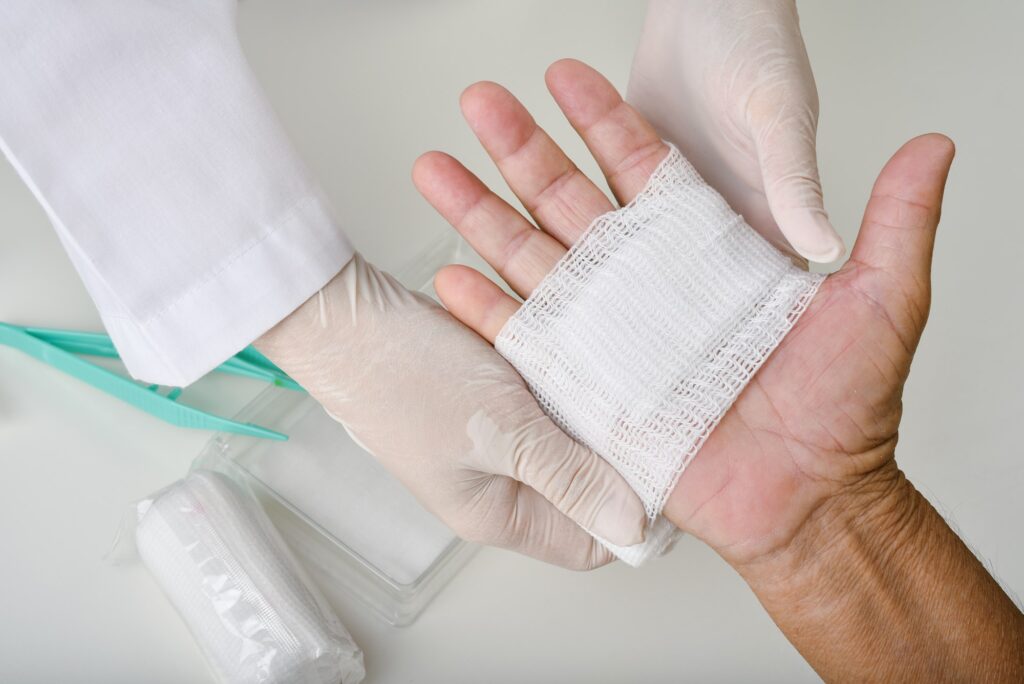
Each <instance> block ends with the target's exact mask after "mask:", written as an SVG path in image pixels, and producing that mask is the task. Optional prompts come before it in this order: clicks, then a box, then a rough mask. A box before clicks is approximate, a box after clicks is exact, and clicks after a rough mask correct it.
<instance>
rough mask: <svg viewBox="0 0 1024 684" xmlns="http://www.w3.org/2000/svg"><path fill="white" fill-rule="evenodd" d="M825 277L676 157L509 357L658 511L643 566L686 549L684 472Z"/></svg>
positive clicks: (635, 549) (589, 251)
mask: <svg viewBox="0 0 1024 684" xmlns="http://www.w3.org/2000/svg"><path fill="white" fill-rule="evenodd" d="M822 279H823V276H821V275H816V274H811V273H808V272H806V271H803V270H801V269H799V268H797V267H796V266H795V265H793V263H792V262H791V261H790V260H789V258H787V257H786V256H784V255H782V254H781V253H780V252H779V251H777V250H776V249H775V248H774V247H772V246H771V245H769V244H768V243H767V242H765V240H764V239H762V238H761V237H759V236H758V235H757V234H756V233H755V232H754V231H753V230H752V229H751V228H750V227H749V226H748V225H747V224H746V223H745V222H744V221H743V218H742V217H741V216H738V215H737V214H735V213H734V212H733V211H732V210H731V209H730V208H729V206H728V205H727V204H726V202H725V201H724V200H723V199H722V197H721V196H720V195H719V194H718V193H717V192H715V190H713V189H712V188H711V187H710V186H709V185H707V184H706V183H705V182H704V181H703V179H701V177H700V176H699V175H698V174H697V172H696V171H695V170H694V168H693V167H692V166H691V165H690V163H689V162H687V161H686V159H684V158H683V156H682V155H681V154H680V153H679V151H678V150H677V149H676V148H675V147H672V148H671V149H670V151H669V153H668V155H667V156H666V158H665V159H664V160H663V161H662V162H661V164H660V165H659V166H658V168H657V169H656V170H655V172H654V174H653V175H652V176H651V178H650V180H649V182H648V184H647V187H645V188H644V190H643V192H641V193H640V194H639V195H638V196H637V197H636V199H635V200H633V201H632V202H631V203H630V204H629V205H627V206H626V207H623V208H622V209H619V210H617V211H613V212H610V213H608V214H605V215H603V216H600V217H599V218H598V219H597V220H596V221H595V222H594V223H593V225H591V226H590V228H589V229H588V230H587V232H586V233H585V234H584V235H583V237H582V238H580V240H579V242H577V243H576V245H575V246H573V248H572V249H571V250H569V253H568V254H566V255H565V257H563V259H562V260H561V261H560V262H559V263H558V264H557V265H556V266H555V268H554V270H552V271H551V273H550V274H548V276H547V277H546V278H545V279H544V280H543V281H542V282H541V284H540V285H539V286H538V287H537V289H536V290H534V292H533V294H532V295H531V296H530V298H529V299H527V300H526V302H525V303H524V304H523V306H522V307H521V308H520V309H519V310H518V311H517V312H516V313H515V314H514V315H513V316H512V318H511V319H509V321H508V322H507V323H506V324H505V326H504V328H502V330H501V332H500V334H499V335H498V338H497V340H496V343H495V346H496V348H497V349H498V351H499V352H501V354H502V355H503V356H505V358H506V359H508V360H509V361H510V362H511V363H512V365H513V366H515V368H516V370H518V371H519V373H520V374H521V375H522V376H523V378H524V379H525V380H526V381H527V383H528V384H529V386H530V388H531V390H532V391H533V393H534V394H535V395H536V396H537V398H538V400H539V401H540V404H541V405H542V406H543V407H544V409H545V410H546V411H547V412H548V414H549V415H550V416H551V417H552V418H553V419H554V420H555V422H556V423H558V424H559V425H560V426H561V427H562V428H563V429H564V430H566V431H567V432H568V433H569V434H571V435H572V436H573V437H575V438H576V439H577V440H579V441H581V442H582V443H584V444H586V445H587V446H589V447H591V448H592V449H594V450H595V451H596V452H597V453H599V454H600V455H601V456H603V457H604V458H605V459H607V460H608V461H609V462H610V463H611V464H612V465H613V466H615V468H616V469H617V470H618V471H619V473H621V474H622V476H623V478H625V480H626V481H627V482H628V483H629V484H630V485H631V486H632V487H633V489H634V490H635V491H636V492H637V494H638V495H639V496H640V498H641V500H642V501H643V502H644V506H645V508H646V510H647V515H648V517H649V520H650V526H649V529H648V532H647V535H646V538H645V541H644V542H643V543H642V544H637V545H634V546H630V547H624V548H623V547H616V546H613V545H610V544H609V545H608V547H609V548H610V549H611V550H612V551H613V552H615V553H616V555H618V556H619V557H620V558H621V559H622V560H624V561H626V562H627V563H630V564H632V565H639V564H640V563H642V562H644V561H645V560H647V559H648V558H649V557H651V556H652V555H655V554H657V553H660V552H661V551H662V550H663V549H664V548H665V547H666V546H667V544H668V543H669V542H670V541H671V540H672V538H673V536H674V528H673V526H672V525H671V524H670V523H669V522H668V521H667V520H665V519H664V518H662V517H661V516H660V513H661V509H662V507H663V506H664V504H665V500H666V498H667V497H668V494H669V493H670V492H671V491H672V488H673V487H674V486H675V483H676V480H677V479H678V478H679V476H680V474H681V473H682V472H683V469H684V468H685V467H686V465H687V464H688V463H689V462H690V460H691V459H692V458H693V457H694V455H695V454H696V453H697V451H698V450H699V449H700V447H701V445H703V443H704V440H706V439H707V437H708V435H709V434H710V433H711V431H712V430H713V429H714V427H715V425H716V424H717V423H718V421H719V420H720V419H721V417H722V415H723V414H724V413H725V412H726V410H727V409H728V408H729V406H730V405H731V404H732V402H733V401H734V400H735V399H736V397H737V396H738V395H739V393H740V391H741V390H742V389H743V387H744V386H745V385H746V384H747V382H748V381H749V380H750V378H751V377H752V376H753V374H754V373H755V372H756V371H757V369H758V367H760V365H761V364H762V363H763V362H764V360H765V359H766V358H767V357H768V355H769V354H770V353H771V352H772V350H773V349H774V348H775V346H776V345H777V344H778V343H779V342H780V341H781V340H782V338H783V336H785V334H786V332H787V331H788V330H789V329H790V327H791V326H792V325H793V323H794V322H795V321H796V319H797V318H798V317H799V315H800V313H801V312H802V311H803V310H804V308H805V307H806V306H807V304H808V303H809V302H810V300H811V298H812V297H813V296H814V293H815V292H816V291H817V288H818V286H819V284H820V283H821V281H822Z"/></svg>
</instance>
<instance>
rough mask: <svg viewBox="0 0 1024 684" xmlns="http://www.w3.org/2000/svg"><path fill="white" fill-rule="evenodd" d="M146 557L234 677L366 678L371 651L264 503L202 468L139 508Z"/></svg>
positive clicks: (209, 653) (292, 683)
mask: <svg viewBox="0 0 1024 684" xmlns="http://www.w3.org/2000/svg"><path fill="white" fill-rule="evenodd" d="M138 512H139V516H138V527H137V528H136V530H135V543H136V546H137V547H138V551H139V556H140V557H141V558H142V560H143V562H144V563H145V564H146V567H147V568H149V571H150V572H151V573H152V574H153V576H154V577H155V578H156V580H157V582H159V584H160V586H161V588H162V589H163V590H164V592H165V593H166V594H167V596H168V598H169V599H170V600H171V602H172V603H173V604H174V607H175V608H177V609H178V612H179V613H180V614H181V616H182V618H184V620H185V623H186V624H187V625H188V628H189V630H190V631H191V632H192V635H193V636H194V637H195V639H196V642H197V643H198V644H199V646H200V647H201V648H202V650H203V653H204V655H205V656H206V658H207V661H208V662H209V663H210V666H211V667H212V669H213V670H214V672H215V673H216V675H217V677H218V679H219V681H221V682H223V683H224V684H248V683H249V682H265V683H266V684H284V683H288V684H357V683H358V682H360V681H362V679H363V676H364V674H365V670H364V669H363V654H362V651H361V650H360V649H359V647H358V646H357V645H356V643H355V642H354V641H353V640H352V637H351V636H350V635H349V633H348V631H347V630H346V629H345V627H344V626H343V625H342V624H341V622H340V621H339V620H338V618H337V617H336V616H335V615H334V613H333V612H332V611H331V609H330V607H328V605H327V603H326V602H325V601H324V599H323V597H322V596H321V595H320V594H319V592H318V591H317V590H316V589H315V588H314V587H313V586H312V585H311V584H310V583H309V582H308V580H307V578H306V577H305V575H304V573H303V571H302V570H301V568H300V567H299V566H298V564H297V561H296V560H295V558H294V556H293V555H292V554H291V551H290V550H289V549H288V547H287V546H286V545H285V543H284V541H283V540H282V539H281V538H280V536H279V535H278V534H277V530H276V529H275V528H274V527H273V525H272V523H271V522H270V521H269V519H267V517H266V513H264V511H263V509H262V508H261V507H260V505H259V503H258V502H257V501H256V500H255V498H254V497H252V495H251V494H249V493H248V492H245V491H243V490H242V489H241V488H240V487H239V486H238V485H237V484H235V483H234V482H233V481H232V480H231V479H230V478H228V477H227V476H225V475H222V474H220V473H217V472H213V471H208V470H197V471H195V472H193V473H191V474H190V475H189V476H188V477H186V478H185V479H184V480H181V481H180V482H177V483H175V484H173V485H171V486H170V487H168V488H167V489H165V490H163V491H162V492H160V493H159V494H158V495H157V496H156V497H155V498H154V499H153V500H152V501H147V502H143V503H142V504H140V505H139V506H138Z"/></svg>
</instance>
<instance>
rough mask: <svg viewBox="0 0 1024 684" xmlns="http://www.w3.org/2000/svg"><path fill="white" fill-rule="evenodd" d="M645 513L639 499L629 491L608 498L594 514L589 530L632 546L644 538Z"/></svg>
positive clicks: (623, 544)
mask: <svg viewBox="0 0 1024 684" xmlns="http://www.w3.org/2000/svg"><path fill="white" fill-rule="evenodd" d="M646 529H647V513H646V512H645V511H644V507H643V504H641V503H640V499H638V498H637V497H636V495H635V494H633V492H632V491H630V493H629V495H628V496H616V497H614V498H611V499H608V500H607V501H605V502H604V504H602V506H601V508H600V509H598V511H597V515H596V516H594V524H593V527H592V528H591V530H590V531H591V532H592V533H594V534H596V535H597V536H598V537H601V538H602V539H605V540H607V541H610V542H611V543H613V544H617V545H619V546H632V545H633V544H639V543H640V542H642V541H643V540H644V532H645V531H646Z"/></svg>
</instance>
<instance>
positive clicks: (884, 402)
mask: <svg viewBox="0 0 1024 684" xmlns="http://www.w3.org/2000/svg"><path fill="white" fill-rule="evenodd" d="M951 158H952V146H951V145H950V144H949V142H948V140H945V139H943V138H941V137H940V136H925V137H922V138H918V139H915V140H914V141H912V142H911V143H908V144H907V145H905V146H904V148H903V149H902V150H901V151H900V152H899V153H897V155H896V156H895V157H894V158H893V160H892V161H890V163H889V165H888V166H887V167H886V169H885V170H884V171H883V172H882V175H881V176H880V177H879V181H878V183H877V184H876V186H875V193H874V194H873V196H872V199H871V202H870V203H869V205H868V209H867V212H866V213H865V218H864V224H863V227H862V229H861V236H860V238H859V240H858V244H857V247H856V248H855V251H854V253H853V257H852V258H851V260H850V261H849V262H848V263H847V264H846V265H845V266H844V267H843V268H842V269H841V270H840V271H839V272H837V273H835V274H833V275H832V276H830V277H829V278H828V279H827V280H826V281H825V282H824V283H823V284H822V287H821V289H820V291H819V292H818V294H817V296H816V297H815V298H814V300H813V301H812V302H811V305H810V306H809V307H808V310H807V311H806V312H805V314H804V315H803V317H801V319H800V320H799V321H798V322H797V324H796V325H795V326H794V328H793V329H792V331H791V332H790V333H789V335H788V336H787V337H786V338H785V339H784V340H783V342H782V344H781V345H780V346H779V347H778V348H777V349H776V350H775V352H774V353H773V354H772V356H771V357H769V359H768V361H767V362H766V364H765V365H764V367H763V368H762V369H761V370H760V372H758V374H757V375H756V376H755V377H754V379H753V380H752V382H751V383H750V385H748V386H747V388H746V389H745V390H744V391H743V393H742V394H741V395H740V397H739V399H738V400H737V402H736V404H735V405H734V406H733V407H732V408H731V409H730V410H729V412H728V413H727V414H726V415H725V417H724V418H723V420H722V423H721V424H720V425H719V427H718V428H717V429H716V430H715V431H714V432H713V433H712V435H711V437H710V438H709V439H708V442H707V443H706V444H705V446H704V448H703V449H702V450H701V451H700V453H699V454H698V455H697V457H696V459H695V460H694V461H693V463H692V464H691V465H690V467H689V468H688V469H687V470H686V472H685V473H684V474H683V475H682V477H681V478H680V481H679V484H678V486H677V487H676V489H675V491H674V492H673V494H672V496H671V498H670V500H669V503H668V505H667V507H666V514H667V515H669V517H671V518H672V519H673V520H674V521H675V522H676V523H677V524H679V525H681V526H682V527H684V528H685V529H686V530H688V531H690V532H692V533H693V534H695V535H697V536H698V537H700V538H702V539H704V540H705V541H707V542H708V543H710V544H711V545H712V546H714V547H715V548H716V549H718V550H719V551H720V552H721V553H723V555H725V556H726V557H727V558H729V559H730V560H739V561H742V560H744V559H750V558H753V557H756V556H758V555H760V554H763V553H766V552H770V551H771V550H773V549H775V548H778V547H779V546H780V545H781V544H784V543H786V542H788V541H789V540H790V539H791V538H792V537H793V535H794V534H795V533H796V531H797V530H798V529H799V528H800V525H801V524H802V523H803V522H804V521H805V520H807V518H808V517H809V516H810V515H811V513H812V512H813V511H814V509H815V508H816V507H817V506H818V505H819V504H821V503H822V502H823V501H824V500H825V499H826V497H828V496H829V495H830V494H831V493H833V492H835V491H837V490H838V489H840V488H842V487H846V486H853V485H855V484H856V483H857V482H859V481H860V480H861V478H862V477H863V476H864V475H865V474H867V473H870V472H872V471H874V470H876V469H878V468H879V467H880V466H882V465H884V464H886V462H887V461H889V460H891V459H892V458H893V454H894V447H895V444H896V436H897V429H898V426H899V421H900V415H901V406H902V404H901V396H902V391H903V384H904V382H905V380H906V378H907V375H908V373H909V370H910V362H911V359H912V356H913V353H914V349H915V347H916V346H917V342H918V340H919V339H920V336H921V332H922V331H923V329H924V324H925V321H926V319H927V312H928V306H929V296H930V292H929V290H930V288H929V284H928V277H927V276H928V267H929V265H930V259H931V244H932V242H931V240H932V236H933V234H934V229H935V226H936V225H937V222H938V216H939V204H940V202H941V197H942V185H943V183H944V180H945V170H946V168H948V163H949V160H950V159H951ZM901 198H902V199H901Z"/></svg>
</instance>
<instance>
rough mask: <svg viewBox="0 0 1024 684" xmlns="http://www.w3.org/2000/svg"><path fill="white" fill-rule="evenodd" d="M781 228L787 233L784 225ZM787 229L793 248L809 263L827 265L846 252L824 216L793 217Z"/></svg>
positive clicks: (805, 215) (840, 239) (806, 215)
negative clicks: (790, 235)
mask: <svg viewBox="0 0 1024 684" xmlns="http://www.w3.org/2000/svg"><path fill="white" fill-rule="evenodd" d="M782 227H783V229H784V230H783V232H787V231H786V228H787V226H786V224H782ZM788 228H789V229H788V232H789V233H791V234H792V240H791V243H792V245H793V248H794V249H796V251H798V252H799V253H800V254H801V256H803V257H805V258H806V259H808V260H810V261H814V262H817V263H819V264H827V263H831V262H833V261H835V260H837V259H839V258H840V257H842V256H843V254H844V253H845V252H846V246H845V245H843V240H842V238H840V237H839V234H838V233H836V231H835V229H834V228H833V227H832V224H831V223H829V222H828V218H826V217H824V216H821V215H818V214H808V213H803V214H802V215H800V216H794V217H793V220H792V221H791V222H790V223H789V227H788Z"/></svg>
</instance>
